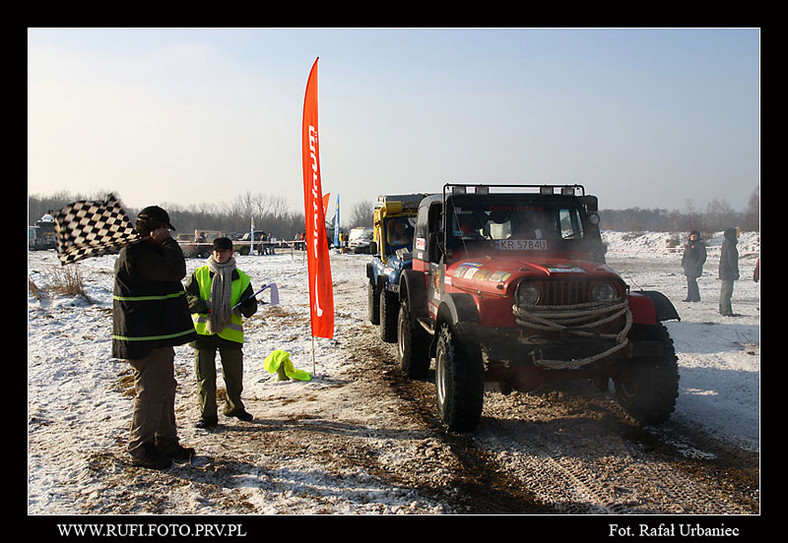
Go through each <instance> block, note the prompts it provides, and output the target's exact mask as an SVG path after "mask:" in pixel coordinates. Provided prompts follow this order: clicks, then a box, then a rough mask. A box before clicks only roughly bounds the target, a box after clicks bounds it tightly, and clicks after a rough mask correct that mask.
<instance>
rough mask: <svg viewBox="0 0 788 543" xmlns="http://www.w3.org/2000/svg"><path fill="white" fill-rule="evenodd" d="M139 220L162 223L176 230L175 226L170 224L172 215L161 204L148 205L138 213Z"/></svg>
mask: <svg viewBox="0 0 788 543" xmlns="http://www.w3.org/2000/svg"><path fill="white" fill-rule="evenodd" d="M137 220H140V221H144V222H146V223H149V224H161V225H163V226H166V227H167V228H169V229H170V230H175V227H174V226H173V225H172V224H170V216H169V215H168V214H167V212H166V211H164V210H163V209H162V208H160V207H159V206H148V207H146V208H145V209H143V210H142V211H140V213H139V215H137Z"/></svg>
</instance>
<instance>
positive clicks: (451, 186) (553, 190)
mask: <svg viewBox="0 0 788 543" xmlns="http://www.w3.org/2000/svg"><path fill="white" fill-rule="evenodd" d="M491 188H493V189H500V188H517V189H530V190H534V191H538V193H539V194H542V195H552V194H559V195H561V196H577V195H578V191H579V196H585V193H586V189H585V187H584V186H583V185H497V184H486V183H482V184H479V183H473V184H471V183H446V184H445V185H443V194H444V196H445V195H446V193H447V190H448V192H449V193H450V194H469V193H471V189H472V192H473V193H474V194H489V193H490V189H491Z"/></svg>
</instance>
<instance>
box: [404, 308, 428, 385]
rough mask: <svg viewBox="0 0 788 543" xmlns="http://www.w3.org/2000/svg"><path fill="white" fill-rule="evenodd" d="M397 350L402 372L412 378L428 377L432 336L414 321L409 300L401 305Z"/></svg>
mask: <svg viewBox="0 0 788 543" xmlns="http://www.w3.org/2000/svg"><path fill="white" fill-rule="evenodd" d="M397 352H398V354H399V365H400V369H401V370H402V373H404V374H405V375H406V376H408V377H410V378H412V379H422V378H424V377H426V375H427V372H428V371H429V369H430V354H429V353H430V336H429V334H427V331H426V330H424V328H422V327H421V325H419V323H417V322H414V321H413V319H412V315H411V312H410V307H409V304H408V301H407V300H402V302H401V303H400V306H399V318H398V319H397Z"/></svg>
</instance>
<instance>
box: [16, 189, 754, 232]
mask: <svg viewBox="0 0 788 543" xmlns="http://www.w3.org/2000/svg"><path fill="white" fill-rule="evenodd" d="M106 196H107V195H106V194H98V195H97V194H90V195H82V194H72V193H68V192H65V191H64V192H59V193H56V194H53V195H51V196H40V195H29V196H28V215H29V219H30V222H31V224H34V223H35V222H36V221H37V220H38V219H39V218H40V217H41V216H43V215H44V214H45V213H49V212H52V211H54V212H57V211H58V210H60V209H62V208H63V207H64V206H66V205H68V204H69V203H72V202H75V201H77V200H101V199H104V198H105V197H106ZM116 196H118V197H120V195H116ZM121 201H122V198H121ZM373 205H374V203H373V202H372V201H364V202H360V203H357V204H355V205H354V206H353V207H352V208H351V209H350V210H349V212H348V211H343V212H342V215H341V216H340V223H341V224H342V229H343V230H349V229H350V228H353V227H355V226H372V209H373ZM162 207H165V209H167V212H168V213H169V215H170V219H171V221H172V223H173V224H174V225H175V227H176V228H177V229H178V230H177V231H178V232H185V233H190V232H193V231H194V230H223V231H226V232H228V233H232V232H237V233H244V232H249V230H250V228H251V219H252V218H254V222H255V231H257V232H260V231H262V232H266V233H268V234H270V235H272V236H274V237H276V238H278V239H293V237H294V236H295V235H296V234H298V233H300V232H303V231H304V213H303V212H297V211H293V210H291V209H290V208H289V206H288V204H287V202H286V201H285V199H284V198H282V197H279V196H269V195H265V194H252V193H250V192H247V193H244V194H241V195H239V196H238V197H236V199H235V200H234V201H232V202H229V203H221V202H220V203H210V204H201V205H191V206H180V205H175V204H169V205H167V204H162ZM139 211H140V210H139V209H135V208H130V207H127V208H126V212H127V214H128V215H129V218H131V219H132V221H133V220H134V217H136V216H137V213H138V212H139ZM599 216H600V217H601V219H602V223H601V226H602V228H603V229H607V230H615V231H622V232H631V231H648V232H688V231H691V230H701V231H703V232H715V231H720V230H724V229H725V228H730V227H737V226H738V227H739V228H740V229H741V230H744V231H754V232H757V231H760V197H759V192H758V189H757V188H756V189H755V191H754V192H753V193H752V195H751V196H750V199H749V201H748V203H747V206H746V207H745V208H744V209H743V210H742V211H736V210H734V209H733V208H732V207H731V206H730V205H729V204H728V203H727V202H726V201H724V200H712V201H711V202H709V204H708V205H707V206H706V209H705V210H704V211H699V210H696V209H695V206H694V204H693V202H692V201H689V202H687V204H686V205H685V209H684V210H683V211H677V210H672V211H671V210H667V209H658V208H655V209H642V208H639V207H633V208H628V209H618V210H616V209H602V210H600V211H599ZM331 218H332V213H331V210H329V213H328V216H327V219H329V220H331Z"/></svg>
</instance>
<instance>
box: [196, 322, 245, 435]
mask: <svg viewBox="0 0 788 543" xmlns="http://www.w3.org/2000/svg"><path fill="white" fill-rule="evenodd" d="M211 337H212V338H215V339H214V340H213V341H211V340H209V339H208V338H206V337H204V336H203V337H201V338H200V341H199V347H196V348H195V349H194V373H195V376H196V378H197V401H198V402H199V408H200V419H202V420H206V421H216V419H217V406H216V353H217V351H218V352H219V357H220V358H221V364H222V376H223V377H224V385H225V388H226V391H227V395H226V399H225V407H224V411H223V413H224V414H225V415H233V414H238V413H242V412H243V411H244V404H243V402H242V401H241V392H242V391H243V351H242V350H241V346H240V344H239V343H233V342H231V341H226V340H223V339H221V338H219V337H218V336H211Z"/></svg>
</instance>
